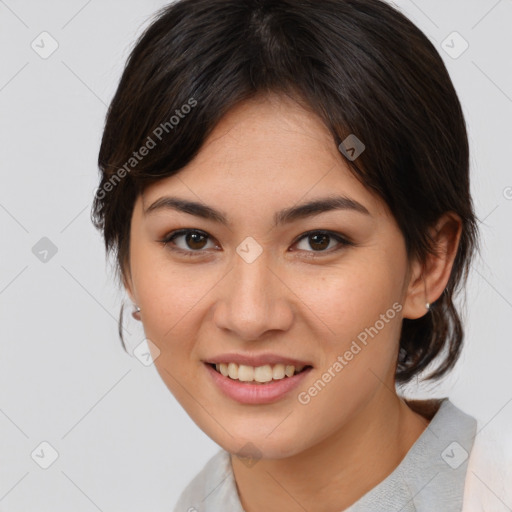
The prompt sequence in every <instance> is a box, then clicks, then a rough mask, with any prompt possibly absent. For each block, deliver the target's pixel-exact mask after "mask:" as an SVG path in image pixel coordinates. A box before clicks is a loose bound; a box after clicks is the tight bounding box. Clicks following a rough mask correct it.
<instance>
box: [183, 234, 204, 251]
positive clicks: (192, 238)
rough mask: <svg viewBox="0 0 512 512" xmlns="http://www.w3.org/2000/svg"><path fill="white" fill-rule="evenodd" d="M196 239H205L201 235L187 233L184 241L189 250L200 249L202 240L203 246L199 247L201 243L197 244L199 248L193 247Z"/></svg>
mask: <svg viewBox="0 0 512 512" xmlns="http://www.w3.org/2000/svg"><path fill="white" fill-rule="evenodd" d="M198 238H205V237H204V235H202V234H201V233H189V234H188V235H187V237H186V240H187V245H188V246H189V247H190V248H191V249H202V248H203V247H204V240H203V244H202V245H201V243H200V242H199V247H197V246H195V245H194V244H195V243H196V242H197V239H198Z"/></svg>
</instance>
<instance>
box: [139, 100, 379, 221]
mask: <svg viewBox="0 0 512 512" xmlns="http://www.w3.org/2000/svg"><path fill="white" fill-rule="evenodd" d="M171 192H172V193H173V195H175V194H176V193H178V194H180V195H181V196H182V197H187V198H189V199H194V200H196V201H201V200H204V201H205V202H206V203H211V202H214V203H215V204H217V205H228V204H229V203H230V202H234V203H236V204H237V205H238V206H240V204H243V205H244V208H247V209H249V210H253V211H254V213H255V214H257V212H258V210H259V211H261V210H262V207H263V206H265V205H267V206H268V205H269V204H273V205H275V210H276V211H277V209H278V208H277V205H279V206H280V208H282V206H283V205H293V204H296V203H298V202H304V201H306V200H311V199H314V198H316V197H325V196H326V195H344V196H349V197H350V198H352V199H353V200H354V201H357V202H359V203H362V204H364V205H365V206H366V208H367V209H368V210H369V211H370V212H371V214H372V215H379V214H388V212H387V208H386V207H385V205H384V204H383V202H382V201H381V199H380V198H379V197H378V196H376V195H375V194H374V193H372V192H371V191H369V190H368V189H367V188H366V187H364V186H363V185H362V184H361V183H360V182H359V181H358V180H357V178H356V177H355V176H354V175H353V174H352V173H351V171H350V170H349V167H348V165H347V163H346V161H345V159H344V157H343V156H342V155H341V153H340V152H339V150H338V148H337V146H336V144H335V142H334V140H333V137H332V135H331V133H330V132H329V131H328V129H327V128H326V126H325V125H324V123H323V122H322V120H321V119H320V118H319V117H318V116H317V115H316V114H314V113H313V112H311V111H309V110H306V109H304V108H303V107H302V106H300V105H299V104H298V103H296V102H295V101H293V100H292V99H290V98H287V97H283V96H277V95H271V96H264V97H262V96H260V97H256V98H254V99H252V100H248V101H245V102H243V103H240V104H239V105H237V106H236V107H234V108H233V109H231V110H230V111H229V112H228V113H227V114H226V115H225V116H224V117H223V118H222V119H221V120H220V122H219V123H218V124H217V125H216V126H215V128H214V130H213V131H212V132H211V133H210V135H209V137H208V138H207V139H206V141H205V143H204V144H203V146H202V147H201V149H200V151H199V152H198V154H197V155H196V157H195V158H194V159H193V160H192V161H191V162H190V163H189V164H188V165H187V166H185V167H184V168H183V169H181V170H180V171H179V172H178V173H177V174H175V175H173V176H170V177H168V178H164V179H162V180H159V181H158V182H156V183H153V184H152V185H150V186H149V187H147V188H146V190H145V191H144V194H143V198H142V199H143V203H144V206H145V207H148V206H149V205H150V204H151V203H152V202H154V201H155V200H157V199H158V198H159V197H160V196H161V195H163V194H166V193H171ZM194 196H195V197H194Z"/></svg>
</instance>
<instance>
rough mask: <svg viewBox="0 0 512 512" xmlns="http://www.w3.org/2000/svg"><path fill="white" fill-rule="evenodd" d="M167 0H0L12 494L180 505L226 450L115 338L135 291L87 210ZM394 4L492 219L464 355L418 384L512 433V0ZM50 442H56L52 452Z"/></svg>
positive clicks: (0, 479)
mask: <svg viewBox="0 0 512 512" xmlns="http://www.w3.org/2000/svg"><path fill="white" fill-rule="evenodd" d="M165 3H166V2H161V1H157V0H151V1H149V0H146V1H144V2H141V1H138V2H136V1H134V0H130V1H126V0H125V1H112V0H110V1H103V2H102V1H100V0H90V1H83V0H73V1H68V2H64V1H61V2H57V1H45V2H36V1H16V0H5V1H2V0H0V48H1V50H0V51H1V66H0V112H1V116H0V141H1V142H0V147H1V155H0V169H1V171H0V172H1V183H2V186H1V188H0V226H1V235H2V238H1V240H2V241H1V243H0V318H1V322H0V340H1V355H0V461H1V463H0V510H3V511H15V510H20V511H21V510H22V511H25V512H28V511H36V510H37V511H39V512H43V511H50V510H51V511H61V510H62V511H64V510H71V509H73V510H75V511H76V512H82V511H83V512H89V511H94V510H102V511H120V510H123V511H125V512H129V511H141V510H151V511H157V510H162V511H164V510H172V506H173V505H174V503H175V501H176V499H177V497H178V495H179V492H180V491H181V490H182V489H183V488H184V486H185V485H186V483H187V482H188V481H189V480H190V479H191V478H192V477H193V476H194V475H195V474H196V472H197V471H198V470H199V469H200V468H201V467H202V466H203V464H204V463H205V461H206V460H207V459H208V458H209V457H210V456H211V455H213V454H214V453H215V452H216V451H217V450H218V446H217V445H216V444H215V443H214V442H213V441H211V440H210V439H209V438H207V436H206V435H205V434H204V433H203V432H201V431H200V430H199V429H198V428H197V427H196V426H195V424H194V423H193V422H192V421H191V420H190V419H189V418H188V416H187V415H186V414H185V412H184V411H183V410H182V409H181V408H180V406H179V405H178V404H177V402H176V401H175V399H174V398H173V397H172V395H171V394H170V392H169V391H168V390H167V388H166V387H165V385H164V384H163V382H162V380H161V379H160V377H159V375H158V373H157V372H156V370H155V369H154V367H153V366H145V365H143V364H142V363H141V362H140V361H139V359H137V357H135V356H133V355H129V354H127V353H125V352H124V350H123V349H122V347H121V344H120V342H119V340H118V336H117V315H118V311H119V307H120V304H121V301H122V300H125V299H126V298H127V297H126V296H125V294H124V292H123V291H122V290H118V289H117V288H116V286H115V284H114V282H113V280H112V277H111V276H112V274H111V270H110V269H109V267H108V265H107V264H106V261H105V256H104V251H103V245H102V239H101V238H100V234H99V233H98V232H96V230H95V229H94V228H93V226H92V224H91V222H90V219H89V212H90V207H91V201H92V197H93V194H94V191H95V186H96V185H97V183H98V171H97V167H96V160H97V154H98V149H99V144H100V138H101V133H102V128H103V122H104V117H105V113H106V108H107V105H108V103H109V101H110V100H111V98H112V96H113V94H114V91H115V88H116V86H117V83H118V80H119V78H120V74H121V71H122V68H123V66H124V62H125V59H126V58H127V56H128V53H129V51H130V49H131V48H132V45H133V43H134V41H135V39H136V37H137V36H138V35H139V34H140V32H141V31H142V30H143V28H144V27H146V26H147V24H148V23H149V21H150V17H151V15H152V14H153V13H154V12H155V11H156V10H157V9H158V8H160V7H161V6H163V5H164V4H165ZM395 5H397V6H398V7H399V8H400V9H401V10H402V11H403V12H404V13H405V14H406V15H407V16H408V17H409V18H410V19H411V20H412V21H413V22H415V23H416V24H417V25H418V26H419V27H420V28H421V29H422V30H423V31H424V32H425V33H426V34H427V35H428V36H429V38H430V39H431V41H432V42H433V43H434V44H435V45H436V47H437V48H438V49H439V51H440V53H441V55H442V56H443V59H444V60H445V62H446V64H447V66H448V68H449V71H450V74H451V76H452V78H453V81H454V83H455V87H456V89H457V91H458V93H459V95H460V99H461V101H462V104H463V107H464V110H465V114H466V117H467V122H468V128H469V134H470V144H471V150H472V169H471V173H472V192H473V196H474V201H475V207H476V211H477V215H478V218H479V219H480V221H481V222H480V228H481V234H482V257H481V258H479V259H478V260H477V261H476V264H475V267H474V270H473V272H472V274H471V279H470V281H469V282H468V288H469V292H468V296H467V307H466V310H467V314H466V317H467V318H466V332H467V345H466V348H465V351H464V353H463V357H462V358H461V361H460V364H458V366H457V368H456V371H455V372H453V374H452V375H451V376H450V377H449V378H448V379H445V380H444V381H443V382H442V383H440V384H438V385H435V386H433V385H429V386H415V385H411V386H409V387H408V393H409V394H412V395H415V396H421V397H442V396H450V397H451V399H452V401H453V402H454V403H455V404H456V405H457V406H459V407H461V408H462V409H463V410H465V411H466V412H468V413H470V414H472V415H473V416H475V417H476V418H477V419H478V420H479V421H480V422H481V425H485V426H486V428H494V429H495V430H496V431H502V432H507V430H506V429H508V432H511V431H512V428H511V427H512V403H511V401H512V385H511V384H512V381H511V373H512V372H511V371H510V360H511V359H512V347H511V337H510V327H509V325H508V320H509V318H511V316H512V271H511V267H510V264H509V262H510V254H511V242H510V233H511V229H510V224H509V223H510V219H511V217H512V173H511V164H510V147H511V135H512V130H511V128H510V117H511V114H512V70H511V62H512V58H511V50H512V31H511V27H512V2H511V1H510V0H501V1H496V0H485V1H483V0H478V1H477V0H471V1H467V0H465V1H461V0H460V1H444V0H443V1H428V2H427V1H419V0H417V1H416V2H412V1H410V0H404V1H400V2H397V3H396V4H395ZM43 31H47V32H48V33H49V34H50V35H51V38H53V40H55V41H56V42H57V43H58V48H57V50H56V51H55V52H54V53H53V54H52V55H50V56H48V57H47V58H42V57H41V56H40V54H39V53H36V51H35V50H34V49H33V48H32V47H31V44H32V42H33V41H35V43H34V45H38V51H39V52H42V51H43V50H44V51H48V50H50V49H51V44H52V40H51V39H49V38H48V36H40V34H41V32H43ZM454 31H457V32H458V33H459V34H460V35H461V36H462V37H463V38H464V39H465V40H466V41H467V42H468V43H469V48H468V49H467V50H466V51H465V52H464V53H462V55H460V56H458V57H457V58H453V57H452V56H450V55H449V54H448V53H447V52H446V51H445V50H444V49H443V46H444V47H446V45H447V44H448V45H450V46H453V48H452V49H451V50H450V51H451V52H452V54H453V52H458V51H459V50H460V49H461V48H462V46H461V41H460V40H457V39H456V38H455V39H454V38H453V36H452V37H451V38H448V40H447V42H445V43H444V45H443V41H445V40H446V38H447V37H448V36H449V35H450V34H451V33H452V32H454ZM41 38H43V39H44V38H46V39H44V40H43V42H41ZM451 41H453V43H452V42H451ZM53 44H55V43H53ZM43 237H46V238H47V239H49V240H50V241H51V242H49V241H48V240H46V239H45V240H43V241H41V239H42V238H43ZM34 247H35V249H34ZM52 247H54V249H53V251H55V248H56V249H57V252H56V253H55V254H53V253H52ZM45 250H47V251H48V252H47V253H45V252H44V251H45ZM125 327H126V329H127V330H128V331H130V335H127V339H128V341H129V342H130V346H131V347H132V348H133V347H134V346H135V345H137V344H138V343H139V342H140V340H141V339H142V338H143V337H144V335H143V331H142V328H141V326H140V324H139V323H137V322H135V321H133V320H132V319H131V317H130V316H129V315H128V319H127V322H126V326H125ZM508 439H510V435H509V438H508ZM42 442H47V443H49V444H50V445H51V447H53V449H54V450H55V451H56V452H57V454H58V457H57V459H56V460H55V461H54V462H53V464H51V465H50V466H49V467H48V468H47V469H43V468H42V467H40V465H41V464H44V463H45V460H46V462H47V463H48V462H49V461H50V458H51V449H50V448H49V447H47V446H46V445H43V446H40V444H41V443H42ZM41 450H42V451H41ZM509 505H510V506H512V504H509Z"/></svg>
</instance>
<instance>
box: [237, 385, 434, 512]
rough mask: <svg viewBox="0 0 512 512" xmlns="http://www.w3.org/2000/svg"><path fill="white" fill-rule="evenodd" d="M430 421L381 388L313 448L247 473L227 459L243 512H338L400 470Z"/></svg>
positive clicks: (259, 464) (263, 461)
mask: <svg viewBox="0 0 512 512" xmlns="http://www.w3.org/2000/svg"><path fill="white" fill-rule="evenodd" d="M428 423H429V420H427V419H426V418H425V417H423V416H421V415H419V414H417V413H416V412H414V411H413V410H412V409H411V408H410V407H408V406H407V405H406V404H405V403H404V402H403V401H402V400H401V399H400V398H399V397H398V396H397V395H396V394H395V393H394V392H390V390H389V389H388V388H386V387H385V386H383V387H382V388H381V390H380V392H378V393H376V394H375V395H374V397H373V398H372V400H371V401H370V402H369V403H368V404H367V405H366V406H365V407H364V409H363V410H361V411H360V412H359V413H358V414H357V416H356V417H354V418H353V419H351V420H350V422H349V423H348V424H345V425H343V427H342V428H341V429H340V430H339V431H337V432H335V433H334V434H332V435H331V436H329V437H328V438H326V439H324V440H322V441H321V442H320V443H318V444H316V445H315V446H313V447H310V448H308V449H307V450H304V451H302V452H300V453H298V454H296V455H293V456H291V457H286V458H283V459H261V460H259V461H258V462H257V464H255V465H254V466H252V467H247V466H246V465H244V464H243V463H242V462H241V461H240V460H239V459H238V458H237V457H233V456H231V464H232V467H233V474H234V477H235V480H236V483H237V488H238V493H239V496H240V500H241V503H242V506H243V508H244V510H245V512H256V511H260V510H265V511H267V512H277V511H282V510H287V511H290V512H296V511H297V512H304V510H308V511H309V512H316V511H317V512H324V511H330V510H342V509H345V508H347V507H349V506H351V505H352V504H354V503H355V502H356V501H357V500H358V499H359V498H361V497H362V496H363V495H364V494H366V493H367V492H368V491H370V490H371V489H372V488H373V487H375V486H376V485H377V484H378V483H380V482H381V481H382V480H384V479H385V478H386V477H387V476H388V475H389V474H390V473H392V471H393V470H394V469H395V468H396V467H397V466H398V465H399V464H400V461H401V460H402V459H403V458H404V457H405V455H406V454H407V452H408V451H409V449H410V448H411V446H412V445H413V444H414V443H415V441H416V440H417V439H418V437H419V436H420V435H421V433H422V432H423V431H424V429H425V428H426V427H427V425H428Z"/></svg>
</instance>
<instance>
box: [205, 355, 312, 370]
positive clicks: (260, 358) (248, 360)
mask: <svg viewBox="0 0 512 512" xmlns="http://www.w3.org/2000/svg"><path fill="white" fill-rule="evenodd" d="M204 362H205V363H213V364H220V363H236V364H238V365H240V364H244V365H247V366H254V367H258V366H264V365H266V364H270V365H275V364H285V365H293V366H295V367H297V366H312V365H311V363H308V362H307V361H301V360H299V359H295V358H293V357H288V356H280V355H279V354H271V353H266V354H258V355H248V354H235V353H225V354H218V355H216V356H212V357H210V358H208V359H204Z"/></svg>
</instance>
